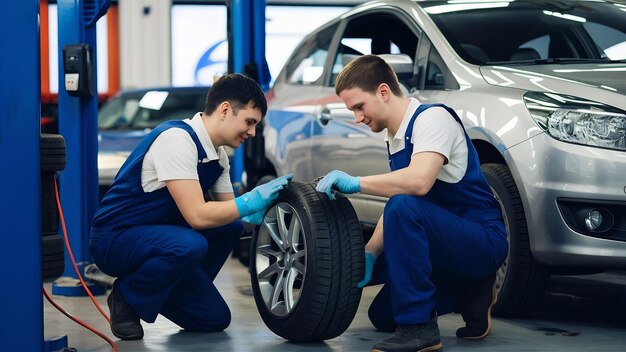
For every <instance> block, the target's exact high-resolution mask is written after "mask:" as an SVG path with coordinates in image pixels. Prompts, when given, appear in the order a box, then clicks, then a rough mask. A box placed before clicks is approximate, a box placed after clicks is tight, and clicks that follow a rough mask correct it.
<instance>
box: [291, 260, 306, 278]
mask: <svg viewBox="0 0 626 352" xmlns="http://www.w3.org/2000/svg"><path fill="white" fill-rule="evenodd" d="M293 269H294V270H296V271H297V272H299V273H300V274H302V276H304V270H305V267H304V264H303V263H301V262H299V261H297V262H293Z"/></svg>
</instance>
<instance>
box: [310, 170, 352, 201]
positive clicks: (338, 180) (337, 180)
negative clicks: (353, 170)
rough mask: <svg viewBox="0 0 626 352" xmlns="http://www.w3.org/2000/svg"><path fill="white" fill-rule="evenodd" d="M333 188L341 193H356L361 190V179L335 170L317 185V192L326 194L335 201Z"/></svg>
mask: <svg viewBox="0 0 626 352" xmlns="http://www.w3.org/2000/svg"><path fill="white" fill-rule="evenodd" d="M333 186H335V188H337V190H339V192H341V193H356V192H359V191H360V190H361V179H360V178H359V177H355V176H350V175H348V174H347V173H345V172H343V171H339V170H333V171H331V172H329V173H328V174H327V175H326V176H324V178H322V179H321V180H320V182H318V183H317V187H315V190H316V191H318V192H324V193H326V194H327V195H328V198H330V199H335V195H334V194H333V193H332V188H333Z"/></svg>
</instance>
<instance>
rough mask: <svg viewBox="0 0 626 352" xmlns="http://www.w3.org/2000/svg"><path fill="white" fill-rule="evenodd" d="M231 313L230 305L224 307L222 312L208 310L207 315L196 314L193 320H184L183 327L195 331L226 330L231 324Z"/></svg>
mask: <svg viewBox="0 0 626 352" xmlns="http://www.w3.org/2000/svg"><path fill="white" fill-rule="evenodd" d="M230 320H231V314H230V309H228V307H224V308H222V309H221V310H220V312H216V311H212V312H207V314H206V315H205V316H196V317H194V318H193V320H191V319H190V320H189V321H187V322H184V323H182V324H179V325H181V327H182V328H183V329H185V330H187V331H193V332H219V331H223V330H226V328H227V327H228V326H229V325H230Z"/></svg>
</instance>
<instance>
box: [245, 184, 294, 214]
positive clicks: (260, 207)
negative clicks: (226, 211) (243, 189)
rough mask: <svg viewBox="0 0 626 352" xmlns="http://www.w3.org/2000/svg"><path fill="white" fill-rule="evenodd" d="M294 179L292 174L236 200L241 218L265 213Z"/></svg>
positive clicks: (257, 188) (258, 187)
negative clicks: (280, 192)
mask: <svg viewBox="0 0 626 352" xmlns="http://www.w3.org/2000/svg"><path fill="white" fill-rule="evenodd" d="M292 177H293V175H292V174H289V175H285V176H281V177H279V178H277V179H275V180H272V181H270V182H268V183H264V184H262V185H260V186H257V187H255V188H254V189H253V190H251V191H250V192H248V193H244V194H242V195H241V196H239V197H237V198H235V205H236V206H237V210H238V211H239V217H241V218H244V217H246V216H249V215H252V214H255V213H258V212H261V211H263V212H265V209H267V207H269V206H270V204H272V202H273V201H274V200H276V198H277V197H278V192H279V191H280V190H281V189H283V188H284V187H285V186H286V185H287V183H289V180H291V178H292Z"/></svg>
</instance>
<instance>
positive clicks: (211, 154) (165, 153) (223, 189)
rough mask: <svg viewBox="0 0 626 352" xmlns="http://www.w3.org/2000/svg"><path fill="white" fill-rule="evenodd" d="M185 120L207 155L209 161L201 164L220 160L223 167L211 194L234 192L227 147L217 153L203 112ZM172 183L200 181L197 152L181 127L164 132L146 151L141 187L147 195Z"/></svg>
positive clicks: (206, 160) (220, 148) (189, 137)
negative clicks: (169, 182)
mask: <svg viewBox="0 0 626 352" xmlns="http://www.w3.org/2000/svg"><path fill="white" fill-rule="evenodd" d="M183 121H184V122H185V123H187V124H189V125H190V126H191V128H193V130H194V131H195V132H196V134H197V135H198V139H199V140H200V144H201V145H202V148H204V150H205V152H206V154H207V158H206V159H204V160H202V162H204V163H207V162H209V161H211V160H217V159H219V163H220V165H221V166H222V167H223V168H224V171H223V172H222V174H221V175H220V177H219V178H218V179H217V181H216V182H215V184H214V185H213V187H211V192H215V193H232V192H233V187H232V184H231V182H230V174H229V170H230V164H229V162H228V155H226V151H225V150H224V147H219V148H218V149H217V150H215V147H214V146H213V143H211V139H210V137H209V134H208V132H207V130H206V128H205V127H204V124H203V123H202V113H197V114H196V115H195V116H194V117H193V118H192V119H191V120H190V119H186V120H183ZM157 156H158V157H157ZM169 180H199V177H198V149H197V148H196V144H195V143H194V142H193V139H192V138H191V136H190V135H189V133H187V131H185V130H183V129H181V128H170V129H168V130H166V131H164V132H163V133H161V134H160V135H159V136H158V137H157V138H156V139H155V140H154V142H153V143H152V145H151V146H150V148H149V149H148V151H147V152H146V155H145V156H144V159H143V164H142V166H141V186H142V187H143V190H144V192H153V191H156V190H158V189H161V188H163V187H165V181H169Z"/></svg>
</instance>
